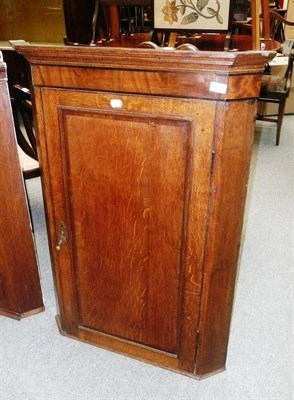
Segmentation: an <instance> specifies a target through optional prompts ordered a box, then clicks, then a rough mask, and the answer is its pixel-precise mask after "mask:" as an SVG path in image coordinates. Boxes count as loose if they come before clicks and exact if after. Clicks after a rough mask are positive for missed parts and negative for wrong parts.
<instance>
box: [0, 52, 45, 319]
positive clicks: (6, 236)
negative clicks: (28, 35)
mask: <svg viewBox="0 0 294 400" xmlns="http://www.w3.org/2000/svg"><path fill="white" fill-rule="evenodd" d="M0 165H1V168H0V315H4V316H8V317H12V318H15V319H21V318H23V317H26V316H30V315H32V314H35V313H37V312H41V311H43V310H44V305H43V300H42V293H41V286H40V278H39V273H38V265H37V258H36V252H35V245H34V241H33V234H32V230H31V223H30V217H29V211H28V206H27V199H26V194H25V190H24V183H23V177H22V171H21V168H20V165H19V158H18V152H17V144H16V136H15V131H14V123H13V117H12V110H11V103H10V98H9V92H8V85H7V74H6V64H5V63H4V62H3V61H2V55H1V52H0Z"/></svg>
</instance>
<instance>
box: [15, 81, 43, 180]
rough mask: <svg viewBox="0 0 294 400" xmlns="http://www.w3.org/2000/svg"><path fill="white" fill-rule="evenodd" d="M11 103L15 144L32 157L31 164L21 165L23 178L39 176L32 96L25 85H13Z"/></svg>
mask: <svg viewBox="0 0 294 400" xmlns="http://www.w3.org/2000/svg"><path fill="white" fill-rule="evenodd" d="M11 105H12V113H13V120H14V126H15V133H16V139H17V144H18V145H19V147H20V148H21V150H22V151H23V152H24V153H25V154H26V155H27V156H28V157H29V159H32V161H36V162H33V163H32V164H31V165H27V166H26V165H22V163H21V167H22V172H23V176H24V179H31V178H36V177H37V176H40V167H39V166H38V163H37V161H38V152H37V142H36V136H35V129H34V123H33V110H32V97H31V93H30V90H29V89H28V88H27V87H23V86H20V85H14V86H13V88H12V90H11Z"/></svg>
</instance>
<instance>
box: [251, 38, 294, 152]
mask: <svg viewBox="0 0 294 400" xmlns="http://www.w3.org/2000/svg"><path fill="white" fill-rule="evenodd" d="M293 60H294V44H293V45H292V49H291V51H290V53H289V61H288V66H287V70H286V72H285V75H284V76H276V75H263V76H262V82H261V90H260V97H259V99H258V100H259V101H260V102H268V103H276V104H278V105H279V107H278V115H277V118H271V117H265V116H263V115H260V114H258V115H257V119H259V120H263V121H270V122H276V124H277V134H276V145H277V146H278V145H279V143H280V135H281V128H282V124H283V118H284V111H285V105H286V100H287V97H288V96H289V92H290V86H291V78H292V70H293Z"/></svg>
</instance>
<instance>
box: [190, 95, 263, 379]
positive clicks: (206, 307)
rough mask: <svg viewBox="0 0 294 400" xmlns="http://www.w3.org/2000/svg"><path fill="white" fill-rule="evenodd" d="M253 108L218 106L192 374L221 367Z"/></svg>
mask: <svg viewBox="0 0 294 400" xmlns="http://www.w3.org/2000/svg"><path fill="white" fill-rule="evenodd" d="M255 111H256V103H255V102H253V101H246V102H241V101H240V102H232V103H221V104H219V105H218V111H217V119H216V125H215V145H214V147H215V154H216V156H215V162H214V171H213V176H212V180H211V200H210V216H209V221H208V235H207V241H206V262H205V271H204V282H203V293H202V300H201V321H200V328H199V330H200V333H201V338H200V348H199V352H198V356H197V365H196V374H197V375H205V374H209V373H211V372H212V371H216V370H220V369H223V368H224V367H225V361H226V354H227V345H228V336H229V328H230V319H231V311H232V304H233V296H234V289H235V278H236V272H237V263H238V255H239V248H240V240H241V230H242V222H243V213H244V206H245V198H246V191H247V181H248V174H249V163H250V157H251V149H252V143H253V133H254V116H255Z"/></svg>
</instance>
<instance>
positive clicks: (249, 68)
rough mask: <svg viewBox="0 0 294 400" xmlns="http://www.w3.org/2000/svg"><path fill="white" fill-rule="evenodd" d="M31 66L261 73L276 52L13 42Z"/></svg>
mask: <svg viewBox="0 0 294 400" xmlns="http://www.w3.org/2000/svg"><path fill="white" fill-rule="evenodd" d="M14 48H15V49H16V50H17V51H18V52H19V53H20V54H22V55H24V56H25V57H26V58H27V59H28V61H29V62H30V63H31V64H33V65H58V66H74V67H92V68H120V69H124V70H145V71H171V72H205V71H207V72H220V73H222V74H223V73H229V74H236V73H237V74H238V73H260V72H261V71H262V70H263V68H264V65H265V64H266V63H267V62H269V61H270V60H271V59H272V58H273V57H274V56H275V54H276V53H275V52H269V51H263V52H262V51H246V52H217V51H196V52H195V51H187V50H176V49H174V48H158V49H146V48H119V47H117V48H116V47H111V48H109V47H89V46H87V47H83V46H79V47H75V46H62V45H54V46H50V45H32V44H30V43H25V44H21V45H19V44H16V45H14Z"/></svg>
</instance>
